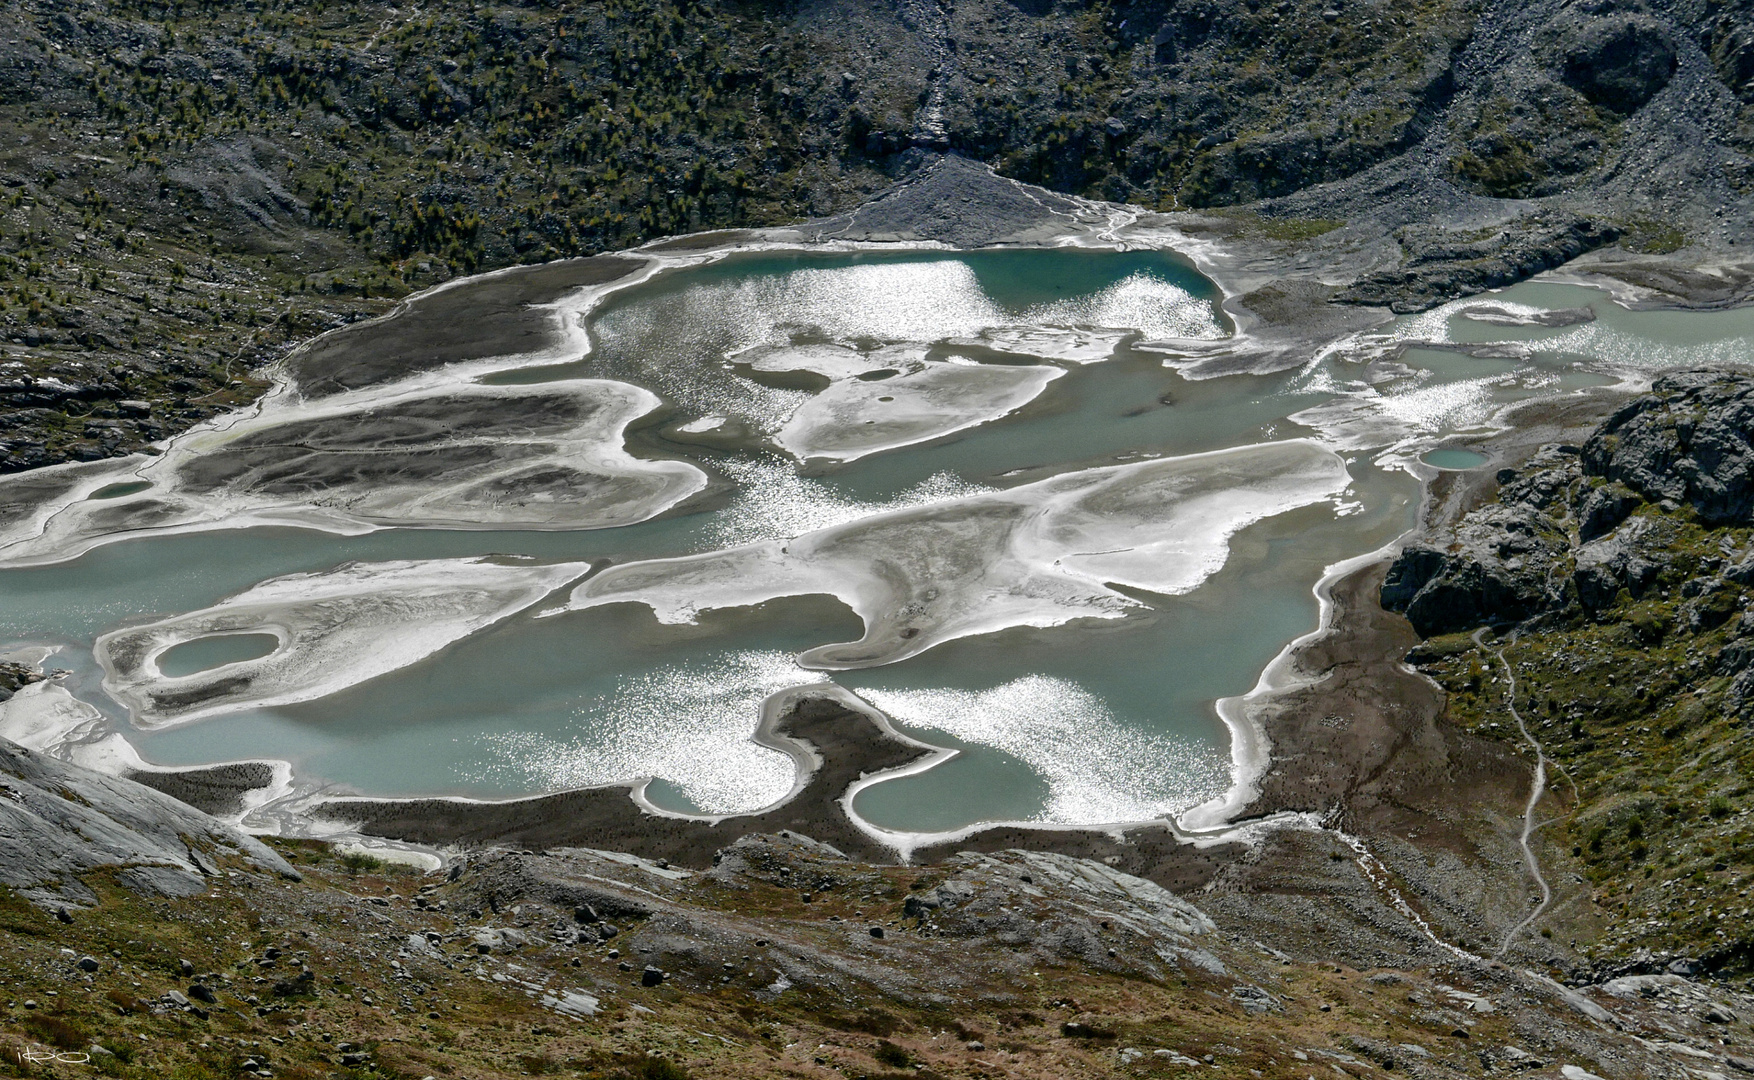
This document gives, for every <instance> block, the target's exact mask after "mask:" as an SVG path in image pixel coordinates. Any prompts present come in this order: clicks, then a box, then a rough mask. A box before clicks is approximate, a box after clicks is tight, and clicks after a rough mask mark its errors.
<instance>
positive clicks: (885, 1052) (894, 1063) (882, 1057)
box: [871, 1039, 913, 1069]
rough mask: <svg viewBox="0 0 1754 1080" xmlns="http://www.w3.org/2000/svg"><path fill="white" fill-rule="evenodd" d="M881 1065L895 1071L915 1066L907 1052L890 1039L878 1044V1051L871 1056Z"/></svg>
mask: <svg viewBox="0 0 1754 1080" xmlns="http://www.w3.org/2000/svg"><path fill="white" fill-rule="evenodd" d="M871 1056H872V1057H874V1058H876V1059H877V1063H878V1064H879V1065H888V1066H889V1067H890V1068H894V1069H905V1068H907V1067H908V1066H909V1065H911V1064H913V1058H912V1057H911V1056H910V1055H909V1054H908V1052H907V1051H906V1050H903V1049H902V1048H901V1047H899V1046H897V1045H895V1044H894V1043H892V1042H890V1041H889V1040H888V1039H884V1040H883V1041H881V1042H879V1043H878V1044H877V1050H876V1052H875V1053H873V1054H872V1055H871Z"/></svg>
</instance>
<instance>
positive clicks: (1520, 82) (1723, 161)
mask: <svg viewBox="0 0 1754 1080" xmlns="http://www.w3.org/2000/svg"><path fill="white" fill-rule="evenodd" d="M1751 17H1754V9H1749V8H1748V7H1747V5H1746V2H1745V0H1737V2H1731V3H1709V4H1708V3H1703V2H1695V0H1668V2H1659V3H1645V2H1643V0H1638V2H1627V3H1606V2H1603V3H1597V2H1594V0H1592V2H1590V3H1582V4H1578V3H1570V2H1561V0H1540V2H1537V3H1520V2H1519V3H1511V2H1510V0H1423V2H1420V3H1416V4H1393V5H1391V4H1381V3H1372V2H1367V0H1349V2H1343V0H1334V2H1331V3H1330V2H1328V0H1283V2H1278V3H1266V2H1262V0H1139V2H1127V0H1098V2H1092V3H1085V2H1067V3H1049V2H1037V0H1029V2H1018V3H1012V2H1001V0H970V2H964V3H958V4H954V5H945V4H924V3H919V2H917V0H886V2H884V3H877V4H870V3H852V2H845V0H840V2H833V3H827V4H809V5H784V4H778V5H775V4H754V3H730V2H726V3H715V2H675V0H617V2H615V3H609V4H602V5H596V6H591V7H587V8H575V7H566V6H544V5H541V4H526V5H482V4H458V3H448V2H442V0H441V2H439V3H436V4H434V3H427V4H422V5H418V6H399V5H397V4H394V3H387V2H386V3H370V2H357V0H346V2H338V3H324V4H323V5H321V6H320V7H313V6H311V5H309V4H303V3H299V4H292V3H284V2H278V0H270V2H268V3H263V4H258V5H254V6H243V7H238V6H228V5H219V4H212V3H181V2H178V3H155V2H142V3H132V2H131V3H122V4H113V3H102V4H100V3H96V2H84V0H15V2H13V3H11V4H8V5H7V6H5V8H4V9H0V136H3V138H0V185H3V187H0V338H3V339H4V340H5V341H6V342H7V344H6V345H5V346H4V355H0V469H6V470H15V469H20V468H29V467H33V466H37V465H42V464H46V463H49V462H53V461H59V460H66V459H68V458H78V459H91V458H97V457H103V456H109V455H113V454H118V453H124V452H128V451H130V450H133V449H136V448H138V447H140V446H141V445H144V444H149V443H151V442H152V441H154V440H157V439H161V438H163V437H164V436H165V435H167V434H169V433H171V432H173V431H175V430H177V429H178V428H181V427H184V426H187V425H188V424H189V423H191V422H193V421H194V420H198V419H200V418H201V417H203V416H206V415H210V414H212V413H213V412H214V411H217V410H219V409H222V408H226V407H229V406H231V405H235V404H237V403H239V402H242V401H245V400H248V399H249V398H250V397H251V396H253V395H254V394H256V393H259V392H260V390H261V388H262V384H261V383H260V382H259V381H256V380H255V378H254V376H253V375H252V373H253V372H254V371H255V370H256V369H257V368H258V367H259V366H260V365H261V364H262V363H264V362H265V361H267V360H270V359H272V358H273V357H275V356H277V355H279V354H280V353H282V352H283V351H284V350H285V349H287V348H288V347H289V346H290V345H291V344H293V343H295V342H297V341H299V340H302V339H304V338H307V337H309V336H310V335H311V334H312V333H314V332H316V331H319V330H321V329H324V328H326V327H329V326H333V325H336V324H337V322H339V321H343V320H348V319H353V318H357V317H359V316H361V315H363V314H368V313H374V312H377V311H380V310H382V309H383V308H384V307H385V305H386V304H387V303H388V302H390V301H391V300H393V299H394V298H396V297H399V296H401V295H403V294H405V293H406V292H408V291H409V290H410V289H413V288H418V287H421V286H424V285H429V284H431V283H433V282H436V281H442V280H444V279H445V278H447V277H449V276H450V275H452V274H455V273H459V272H465V271H469V270H476V269H484V268H490V267H495V266H503V265H507V264H511V263H525V262H536V261H542V260H546V259H551V258H554V257H557V256H562V255H573V254H580V253H588V252H593V251H598V250H603V249H606V248H618V247H623V246H626V245H629V244H631V243H634V242H636V241H639V240H643V239H647V238H650V237H653V236H658V235H664V234H669V233H682V232H688V231H694V230H699V229H710V228H720V227H730V226H739V225H765V224H773V223H777V222H784V221H792V220H797V219H800V218H804V217H811V216H815V217H820V216H823V215H826V214H829V213H831V212H833V211H835V210H838V209H843V208H845V207H848V206H850V205H852V204H854V203H857V202H858V201H859V200H860V199H861V198H863V197H864V196H865V195H867V194H869V193H870V192H872V191H875V190H878V189H880V188H883V187H885V186H887V185H888V184H890V183H891V182H892V181H893V180H894V179H896V178H898V177H903V176H906V175H909V174H911V173H912V172H913V171H915V170H916V169H918V168H919V167H920V166H921V165H922V164H923V163H925V162H928V161H930V160H931V159H932V158H933V155H935V154H937V153H938V152H941V151H948V152H952V153H955V154H960V155H963V156H966V157H969V158H972V159H974V160H977V161H983V162H990V163H992V164H993V165H994V166H995V167H996V168H997V169H998V170H999V172H1000V173H1001V174H1003V175H1005V176H1010V177H1015V178H1018V179H1022V180H1027V181H1031V182H1035V183H1040V184H1043V185H1045V186H1047V187H1049V188H1052V189H1055V190H1058V191H1062V192H1069V193H1075V194H1081V195H1088V196H1094V197H1100V198H1105V199H1111V200H1122V201H1127V202H1132V203H1135V204H1139V205H1142V206H1144V207H1146V208H1150V209H1159V210H1165V211H1183V210H1188V209H1198V208H1234V207H1238V206H1248V207H1250V208H1251V212H1249V213H1245V214H1243V215H1242V216H1241V218H1238V219H1235V220H1239V221H1241V222H1243V223H1245V224H1246V223H1261V224H1260V227H1259V228H1258V229H1256V230H1255V231H1256V234H1257V235H1265V236H1270V237H1274V238H1277V239H1280V240H1284V241H1288V242H1296V243H1313V242H1315V241H1316V239H1317V238H1318V237H1322V236H1323V235H1324V234H1330V233H1335V232H1337V233H1338V234H1339V235H1340V238H1341V240H1342V241H1343V242H1345V243H1350V244H1357V243H1359V242H1362V241H1370V242H1374V243H1375V244H1376V248H1375V249H1374V250H1375V252H1376V254H1375V256H1373V260H1374V261H1367V262H1366V263H1365V264H1355V265H1353V266H1352V267H1351V269H1350V271H1349V272H1350V274H1351V275H1352V276H1355V277H1357V278H1358V282H1357V284H1356V287H1355V288H1353V289H1352V290H1351V291H1350V292H1347V293H1344V294H1343V298H1345V299H1350V300H1352V301H1354V302H1358V303H1368V304H1394V305H1397V306H1400V307H1420V306H1425V305H1428V304H1430V303H1433V302H1436V301H1437V300H1440V299H1442V298H1444V297H1446V296H1452V295H1457V294H1458V293H1460V292H1465V291H1469V290H1476V289H1479V288H1483V287H1489V286H1491V285H1495V284H1503V283H1505V282H1508V281H1514V280H1517V279H1519V278H1521V277H1525V276H1527V275H1528V274H1530V273H1533V272H1536V271H1538V270H1540V269H1543V268H1546V267H1550V266H1553V265H1557V264H1558V263H1560V262H1563V261H1565V260H1566V259H1569V258H1571V257H1574V256H1575V255H1577V254H1579V253H1580V252H1583V251H1587V250H1590V249H1592V248H1599V247H1602V246H1604V245H1615V244H1618V245H1621V246H1623V247H1627V248H1629V249H1633V250H1642V251H1652V250H1660V251H1669V250H1675V249H1678V248H1682V247H1684V246H1687V245H1694V246H1697V247H1699V248H1701V249H1703V250H1706V251H1717V250H1722V249H1725V246H1726V245H1731V244H1734V243H1739V242H1742V241H1745V240H1746V239H1747V237H1748V235H1749V229H1750V221H1751V219H1750V216H1749V214H1750V208H1751V206H1754V203H1751V202H1750V199H1749V197H1748V194H1749V185H1750V182H1751V181H1754V173H1751V171H1750V170H1751V168H1754V166H1751V159H1750V157H1749V151H1750V149H1751V141H1754V134H1751V132H1754V121H1751V117H1754V113H1751V111H1750V110H1751V109H1754V105H1751V104H1750V102H1754V86H1751V84H1750V81H1749V80H1750V72H1751V71H1754V42H1751V40H1750V38H1749V35H1748V32H1747V27H1748V26H1749V25H1750V24H1751ZM1256 210H1258V212H1259V213H1258V215H1257V214H1256V213H1254V212H1252V211H1256ZM1260 215H1264V217H1262V216H1260ZM1221 220H1223V219H1221ZM1245 231H1246V230H1245ZM1329 242H1334V241H1332V240H1330V241H1329Z"/></svg>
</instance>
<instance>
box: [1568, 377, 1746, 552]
mask: <svg viewBox="0 0 1754 1080" xmlns="http://www.w3.org/2000/svg"><path fill="white" fill-rule="evenodd" d="M1651 390H1652V392H1651V393H1650V394H1647V395H1645V396H1644V397H1641V398H1638V399H1637V400H1636V401H1633V402H1631V403H1630V404H1628V405H1626V406H1625V407H1624V408H1622V409H1620V410H1619V411H1618V412H1616V413H1615V414H1614V415H1613V416H1611V417H1609V418H1608V421H1607V422H1606V423H1604V424H1603V425H1602V426H1601V427H1600V428H1598V429H1597V430H1596V432H1595V434H1593V435H1591V436H1590V438H1589V441H1588V442H1586V443H1585V444H1584V447H1583V466H1584V472H1585V473H1586V474H1588V475H1590V476H1600V477H1603V478H1605V479H1607V480H1610V481H1618V482H1619V483H1622V484H1624V485H1626V486H1627V487H1628V488H1630V489H1632V490H1633V491H1636V492H1638V494H1640V495H1642V496H1643V497H1644V498H1646V499H1649V500H1651V501H1652V502H1658V501H1661V500H1665V499H1666V500H1670V501H1672V502H1675V503H1680V504H1684V505H1687V506H1691V507H1692V508H1693V510H1694V512H1695V513H1697V514H1698V515H1699V518H1700V520H1701V521H1703V522H1704V523H1706V524H1708V525H1736V524H1747V523H1749V522H1750V521H1754V443H1751V442H1750V439H1751V437H1754V377H1750V376H1747V375H1742V374H1738V373H1733V372H1723V371H1683V372H1676V373H1674V374H1671V375H1665V376H1663V377H1662V378H1660V379H1658V380H1657V381H1656V383H1655V384H1654V385H1653V386H1652V388H1651Z"/></svg>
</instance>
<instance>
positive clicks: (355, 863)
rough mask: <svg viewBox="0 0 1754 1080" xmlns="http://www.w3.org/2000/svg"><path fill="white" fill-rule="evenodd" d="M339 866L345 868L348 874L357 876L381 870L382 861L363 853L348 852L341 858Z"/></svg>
mask: <svg viewBox="0 0 1754 1080" xmlns="http://www.w3.org/2000/svg"><path fill="white" fill-rule="evenodd" d="M341 865H342V866H344V867H346V869H347V872H348V873H349V874H354V875H358V874H360V873H363V872H365V871H367V870H381V869H383V867H384V860H382V859H380V858H378V857H377V856H376V855H367V854H366V853H365V852H363V851H349V852H348V853H347V854H345V855H343V856H341Z"/></svg>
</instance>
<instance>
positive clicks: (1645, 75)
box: [1563, 15, 1676, 115]
mask: <svg viewBox="0 0 1754 1080" xmlns="http://www.w3.org/2000/svg"><path fill="white" fill-rule="evenodd" d="M1563 41H1564V46H1565V60H1564V69H1563V70H1564V76H1565V82H1566V85H1568V86H1570V87H1572V88H1573V89H1575V90H1577V91H1578V92H1579V93H1581V94H1583V96H1584V97H1586V98H1589V100H1590V103H1591V104H1594V105H1600V106H1602V107H1603V108H1607V109H1612V110H1614V111H1615V112H1617V113H1621V114H1622V115H1624V114H1628V113H1631V112H1634V111H1636V110H1637V109H1638V107H1639V106H1641V105H1643V104H1644V103H1645V102H1647V101H1649V100H1650V99H1651V98H1652V97H1654V96H1656V92H1657V91H1658V90H1661V89H1662V88H1663V87H1665V86H1667V85H1668V84H1669V79H1670V78H1671V77H1672V76H1673V75H1674V74H1675V63H1676V58H1675V43H1674V41H1673V40H1671V39H1670V37H1669V34H1668V31H1667V30H1665V29H1664V28H1663V27H1662V26H1661V25H1660V24H1658V23H1657V22H1656V21H1655V20H1653V19H1651V18H1649V17H1648V16H1642V15H1621V16H1616V17H1613V18H1603V19H1592V20H1589V21H1587V22H1583V23H1580V24H1578V25H1576V26H1574V27H1568V28H1567V29H1566V30H1565V32H1564V37H1563Z"/></svg>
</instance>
